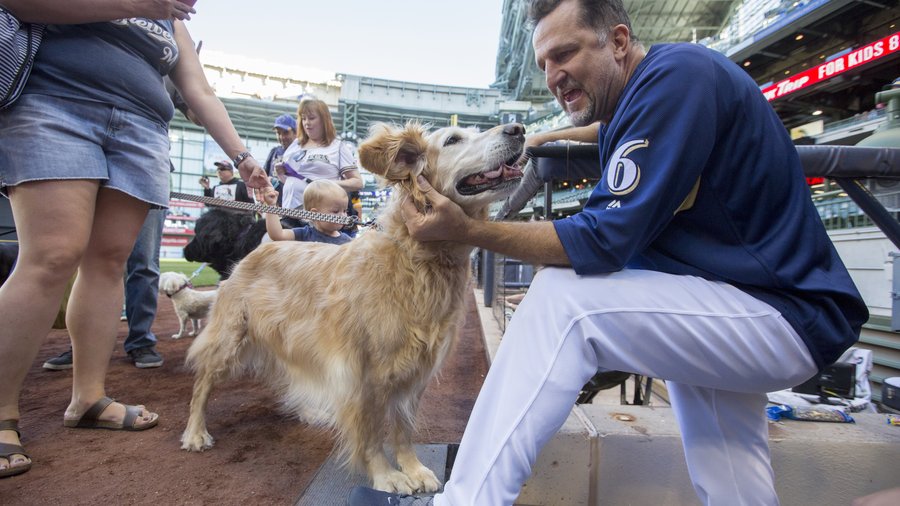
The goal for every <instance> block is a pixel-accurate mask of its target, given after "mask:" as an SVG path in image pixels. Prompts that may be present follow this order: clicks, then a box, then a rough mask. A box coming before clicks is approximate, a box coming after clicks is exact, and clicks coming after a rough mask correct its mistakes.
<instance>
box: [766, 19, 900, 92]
mask: <svg viewBox="0 0 900 506" xmlns="http://www.w3.org/2000/svg"><path fill="white" fill-rule="evenodd" d="M898 49H900V32H897V33H895V34H893V35H888V36H887V37H885V38H883V39H881V40H879V41H876V42H872V43H871V44H867V45H865V46H863V47H861V48H859V49H854V50H853V51H850V52H849V53H847V54H845V55H842V56H838V57H837V58H834V59H832V60H829V61H827V62H825V63H823V64H821V65H818V66H816V67H813V68H811V69H809V70H806V71H804V72H801V73H799V74H797V75H795V76H793V77H789V78H787V79H785V80H783V81H779V82H777V83H775V84H773V85H771V86H769V87H767V88H764V89H762V90H761V91H762V93H763V95H765V97H766V100H768V101H770V102H771V101H772V100H775V99H778V98H781V97H783V96H785V95H787V94H789V93H793V92H795V91H797V90H802V89H803V88H807V87H809V86H812V85H814V84H816V83H818V82H822V81H825V80H828V79H831V78H832V77H834V76H836V75H838V74H842V73H844V72H846V71H848V70H850V69H852V68H856V67H859V66H860V65H865V64H867V63H871V62H873V61H875V60H878V59H880V58H884V57H885V56H888V55H891V54H894V53H896V52H897V50H898Z"/></svg>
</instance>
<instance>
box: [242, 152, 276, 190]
mask: <svg viewBox="0 0 900 506" xmlns="http://www.w3.org/2000/svg"><path fill="white" fill-rule="evenodd" d="M238 171H239V172H240V173H241V179H243V180H244V183H245V184H246V185H247V186H248V187H250V188H265V187H267V186H272V183H270V182H269V176H267V175H266V171H264V170H263V168H262V167H261V166H260V165H259V162H257V161H256V158H253V157H252V156H251V157H248V158H245V159H244V161H243V162H241V163H240V165H238Z"/></svg>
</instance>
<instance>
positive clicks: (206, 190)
mask: <svg viewBox="0 0 900 506" xmlns="http://www.w3.org/2000/svg"><path fill="white" fill-rule="evenodd" d="M215 166H216V172H217V173H218V175H219V181H220V182H219V184H217V185H215V186H213V187H212V188H210V186H209V178H208V177H206V176H204V177H202V178H200V186H202V187H203V195H204V196H206V197H215V198H217V199H222V200H236V201H238V202H250V203H252V202H253V197H251V196H250V194H249V193H247V185H245V184H244V182H243V181H241V180H240V179H238V178H236V177H234V166H233V165H231V162H229V161H228V160H221V161H218V162H216V163H215Z"/></svg>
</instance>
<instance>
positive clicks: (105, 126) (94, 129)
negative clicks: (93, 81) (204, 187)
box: [0, 94, 170, 208]
mask: <svg viewBox="0 0 900 506" xmlns="http://www.w3.org/2000/svg"><path fill="white" fill-rule="evenodd" d="M0 139H2V142H0V191H2V193H3V194H4V195H5V194H6V188H5V187H7V186H16V185H18V184H21V183H27V182H30V181H46V180H66V179H97V180H100V186H103V187H106V188H112V189H114V190H119V191H121V192H124V193H126V194H128V195H130V196H132V197H134V198H136V199H139V200H142V201H144V202H148V203H150V204H151V207H153V208H157V207H167V206H168V203H169V167H170V164H169V132H168V128H167V126H166V125H164V124H161V123H159V122H158V121H153V120H151V119H149V118H146V117H144V116H141V115H139V114H135V113H133V112H129V111H126V110H122V109H119V108H116V107H114V106H111V105H108V104H104V103H100V102H91V101H85V100H76V99H70V98H61V97H52V96H48V95H35V94H29V95H22V96H21V97H19V99H18V100H17V101H16V103H15V104H13V106H12V107H10V108H8V109H6V110H3V111H0Z"/></svg>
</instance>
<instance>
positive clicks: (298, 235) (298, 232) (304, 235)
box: [291, 225, 352, 244]
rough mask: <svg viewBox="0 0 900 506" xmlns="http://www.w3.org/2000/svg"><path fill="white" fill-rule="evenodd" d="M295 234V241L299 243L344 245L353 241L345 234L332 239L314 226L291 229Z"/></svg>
mask: <svg viewBox="0 0 900 506" xmlns="http://www.w3.org/2000/svg"><path fill="white" fill-rule="evenodd" d="M291 230H292V231H293V232H294V239H296V240H298V241H311V242H327V243H329V244H344V243H346V242H350V241H351V239H352V238H351V237H350V236H349V235H347V234H345V233H343V232H341V235H339V236H337V237H332V236H330V235H325V234H323V233H322V232H319V230H318V229H316V227H314V226H312V225H308V226H305V227H298V228H293V229H291Z"/></svg>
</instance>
